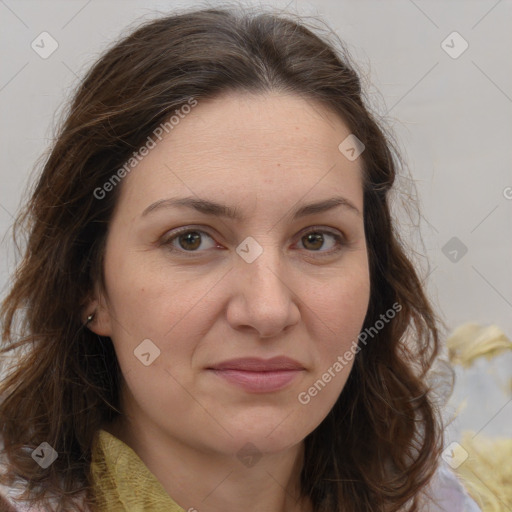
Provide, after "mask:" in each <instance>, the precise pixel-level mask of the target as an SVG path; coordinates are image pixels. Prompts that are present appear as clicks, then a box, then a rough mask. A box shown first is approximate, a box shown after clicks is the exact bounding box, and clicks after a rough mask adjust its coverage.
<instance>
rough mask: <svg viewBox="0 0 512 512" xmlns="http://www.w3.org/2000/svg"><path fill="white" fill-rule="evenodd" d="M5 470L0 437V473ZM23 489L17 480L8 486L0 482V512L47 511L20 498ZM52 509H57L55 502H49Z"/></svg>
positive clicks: (5, 465)
mask: <svg viewBox="0 0 512 512" xmlns="http://www.w3.org/2000/svg"><path fill="white" fill-rule="evenodd" d="M6 471H7V464H6V462H5V454H4V453H3V442H2V440H1V438H0V473H1V474H4V473H5V472H6ZM24 490H25V487H24V485H23V484H22V483H21V482H19V483H16V484H14V485H12V486H8V485H6V484H4V483H2V482H0V512H49V510H48V509H47V508H45V507H43V506H42V505H38V504H36V503H32V502H30V501H28V500H22V499H21V498H20V497H21V495H22V494H23V491H24ZM51 506H52V509H53V507H55V509H57V503H55V502H51Z"/></svg>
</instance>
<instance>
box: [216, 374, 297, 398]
mask: <svg viewBox="0 0 512 512" xmlns="http://www.w3.org/2000/svg"><path fill="white" fill-rule="evenodd" d="M212 371H213V372H214V373H215V374H216V375H218V376H219V377H222V378H223V379H225V380H227V381H228V382H230V383H231V384H235V385H236V386H239V387H241V388H242V389H244V390H246V391H250V392H252V393H270V392H272V391H279V390H280V389H283V388H284V387H286V386H287V385H288V384H289V383H290V382H292V380H293V379H295V378H296V377H297V376H298V375H299V374H300V373H301V372H302V370H275V371H270V372H248V371H244V370H212Z"/></svg>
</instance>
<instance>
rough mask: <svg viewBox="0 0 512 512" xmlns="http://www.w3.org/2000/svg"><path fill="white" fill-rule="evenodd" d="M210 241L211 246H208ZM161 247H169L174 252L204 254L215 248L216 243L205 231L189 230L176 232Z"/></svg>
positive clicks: (165, 239) (163, 241)
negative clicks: (205, 251) (207, 250)
mask: <svg viewBox="0 0 512 512" xmlns="http://www.w3.org/2000/svg"><path fill="white" fill-rule="evenodd" d="M208 240H211V242H210V245H209V246H208V244H207V241H208ZM205 244H206V246H205ZM161 245H165V246H167V247H168V248H169V249H171V250H172V251H181V252H203V250H204V249H210V248H212V247H214V246H215V242H214V240H213V238H212V237H211V236H210V235H209V234H208V233H206V232H205V231H201V230H193V229H188V230H181V231H179V232H177V233H176V232H175V233H174V234H172V235H171V236H168V237H166V238H164V240H162V242H161Z"/></svg>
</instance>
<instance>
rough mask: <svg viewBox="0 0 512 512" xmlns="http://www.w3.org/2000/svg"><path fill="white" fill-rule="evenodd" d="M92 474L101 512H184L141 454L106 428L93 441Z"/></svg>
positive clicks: (99, 511)
mask: <svg viewBox="0 0 512 512" xmlns="http://www.w3.org/2000/svg"><path fill="white" fill-rule="evenodd" d="M91 473H92V476H93V482H94V484H93V485H94V493H95V495H96V496H97V497H98V500H99V503H100V505H99V509H98V512H107V511H108V512H162V511H164V510H165V511H166V512H185V511H184V509H182V508H181V507H180V506H179V505H178V504H177V503H176V502H175V501H173V500H172V498H171V497H170V496H169V495H168V494H167V492H166V491H165V489H164V488H163V487H162V485H161V484H160V482H159V481H158V480H157V479H156V477H155V476H154V475H153V474H152V473H151V472H150V471H149V470H148V468H147V467H146V465H145V464H144V463H143V462H142V460H141V459H140V458H139V456H138V455H137V454H136V453H135V452H134V451H133V450H132V449H131V448H130V447H129V446H128V445H127V444H125V443H123V442H122V441H121V440H120V439H118V438H117V437H115V436H113V435H112V434H110V433H109V432H107V431H105V430H99V432H98V434H97V436H96V439H95V442H94V446H93V453H92V462H91Z"/></svg>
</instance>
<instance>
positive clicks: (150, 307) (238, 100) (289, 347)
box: [87, 92, 370, 512]
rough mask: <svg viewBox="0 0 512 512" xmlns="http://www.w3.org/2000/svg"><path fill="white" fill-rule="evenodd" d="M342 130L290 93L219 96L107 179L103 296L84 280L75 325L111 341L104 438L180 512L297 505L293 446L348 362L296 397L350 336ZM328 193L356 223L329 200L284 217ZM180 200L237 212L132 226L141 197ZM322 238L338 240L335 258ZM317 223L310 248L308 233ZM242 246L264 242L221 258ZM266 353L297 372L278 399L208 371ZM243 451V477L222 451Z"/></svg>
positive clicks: (365, 274)
mask: <svg viewBox="0 0 512 512" xmlns="http://www.w3.org/2000/svg"><path fill="white" fill-rule="evenodd" d="M349 134H350V131H349V129H348V128H347V126H346V125H345V124H344V123H343V122H342V120H341V119H340V118H339V117H338V116H336V115H335V114H334V113H332V112H330V111H328V110H326V109H325V108H324V107H323V106H321V105H320V104H317V103H312V102H310V101H306V100H304V99H303V98H301V97H300V96H297V95H292V94H283V93H276V92H274V93H264V94H263V93H262V94H249V93H236V94H235V93H232V92H231V93H230V94H229V95H223V96H220V97H217V98H216V99H213V100H204V101H199V103H198V105H197V106H196V107H194V108H193V109H192V111H191V112H190V113H189V114H188V115H186V116H185V118H184V119H182V120H180V122H179V124H178V125H177V126H175V127H174V129H173V130H172V131H171V132H170V133H169V134H168V135H166V136H165V137H164V138H163V140H162V141H161V142H159V143H158V144H157V145H156V147H155V148H153V149H152V150H151V151H150V152H149V154H148V155H147V156H146V157H145V158H144V159H143V160H142V161H141V162H140V163H139V164H138V165H137V167H136V168H135V169H134V170H133V171H131V173H130V174H129V175H127V176H126V177H125V178H124V180H123V182H122V184H121V185H120V186H122V189H121V194H120V197H119V201H118V203H117V206H116V211H115V213H114V216H113V219H112V221H111V224H110V229H109V234H108V239H107V245H106V254H105V263H104V264H105V267H104V271H105V281H106V289H105V290H101V289H99V287H98V286H97V287H96V291H97V293H96V295H95V297H93V300H91V302H90V304H89V308H88V310H87V313H90V312H92V311H96V315H95V318H94V320H93V322H92V323H90V324H89V328H90V329H91V330H93V331H94V332H96V333H97V334H100V335H103V336H109V337H110V338H111V339H112V342H113V344H114V347H115V350H116V354H117V357H118V360H119V363H120V366H121V370H122V374H123V378H124V383H123V386H122V390H121V396H122V403H121V407H122V410H123V412H124V415H123V416H121V417H120V419H119V421H117V422H116V423H115V424H111V425H105V428H106V429H107V430H109V431H110V432H111V433H113V434H115V435H116V436H117V437H119V438H120V439H121V440H123V441H124V442H125V443H126V444H128V445H129V446H130V447H131V448H132V449H133V450H134V451H135V452H136V453H137V454H138V456H139V457H140V458H141V459H142V461H143V462H144V463H145V464H146V466H147V467H148V468H149V470H150V471H151V472H152V473H153V474H154V475H155V476H156V478H157V479H158V480H159V481H160V482H161V483H162V485H163V487H164V488H165V490H166V491H167V492H168V493H169V495H170V496H172V498H173V499H174V500H175V501H176V502H177V503H179V504H180V505H181V506H182V507H183V508H184V509H185V510H189V509H190V508H192V507H193V508H195V509H197V510H198V511H200V512H221V511H222V512H226V511H238V510H251V511H253V512H284V511H287V512H289V511H299V510H301V511H307V510H310V509H311V505H310V504H309V503H308V502H307V500H300V499H298V496H299V475H300V469H301V467H302V464H303V445H304V443H303V440H304V438H305V437H306V436H307V435H308V434H309V433H310V432H312V431H313V430H314V429H315V428H316V427H317V426H318V425H319V424H320V423H321V422H322V420H323V419H324V418H325V416H326V415H327V414H328V412H329V410H330V409H331V408H332V407H333V405H334V403H335V401H336V399H337V398H338V396H339V394H340V393H341V391H342V389H343V386H344V384H345V382H346V380H347V377H348V375H349V372H350V369H351V367H352V364H353V361H352V362H349V364H348V365H347V366H345V367H344V368H343V370H342V371H340V372H338V373H336V374H335V375H336V376H335V377H333V378H332V379H331V381H330V382H329V383H328V384H327V385H326V386H325V387H324V388H323V389H322V390H321V391H320V392H319V393H318V394H317V395H316V396H315V397H313V398H311V401H310V402H309V403H308V404H307V405H303V404H301V403H300V402H299V400H298V395H299V393H301V392H304V391H307V390H308V388H310V387H311V386H312V385H313V384H314V383H315V381H317V380H318V379H319V378H321V377H322V375H323V374H324V373H325V372H326V371H327V370H328V368H330V367H332V365H333V364H334V363H335V361H336V360H337V357H338V356H340V355H343V354H344V353H345V352H346V351H347V350H348V349H349V348H350V346H351V344H352V342H353V341H354V340H356V339H357V335H358V333H359V332H360V330H361V328H362V325H363V321H364V318H365V315H366V312H367V309H368V303H369V291H370V278H369V268H368V254H367V247H366V242H365V233H364V222H363V216H362V212H363V187H362V181H361V179H362V169H361V165H362V162H361V159H360V158H358V159H356V160H355V161H349V160H348V159H347V158H345V156H344V155H342V154H341V153H340V151H339V150H338V145H339V144H340V142H341V141H343V140H344V139H345V138H346V137H347V136H348V135H349ZM336 195H340V196H343V197H345V198H346V199H347V200H349V201H350V202H351V203H353V205H354V206H355V207H356V208H357V209H358V210H359V214H357V212H354V211H352V210H351V209H349V208H343V207H336V208H334V209H331V210H329V211H327V212H322V213H316V214H313V215H308V216H307V217H303V218H299V219H296V220H291V213H292V212H293V210H294V209H295V208H297V207H298V206H301V205H304V204H309V203H312V202H316V201H320V200H323V199H327V198H330V197H332V196H336ZM183 196H195V197H197V196H198V197H201V198H207V199H209V200H214V201H217V202H219V203H223V204H227V205H229V206H232V207H237V208H238V209H239V211H240V213H241V214H242V215H244V216H245V217H246V218H245V220H240V221H236V220H232V219H227V218H221V217H216V216H210V215H206V214H204V213H200V212H197V211H195V210H192V209H187V208H161V209H157V210H155V211H153V212H152V213H149V214H148V215H145V216H143V217H141V214H142V212H143V211H144V210H145V208H147V207H148V206H149V205H150V204H152V203H154V202H155V201H158V200H160V199H165V198H170V197H183ZM189 226H192V229H191V231H197V230H200V231H201V233H200V236H201V238H200V239H199V240H198V241H194V240H192V241H190V240H189V239H187V238H186V237H184V236H181V237H177V238H174V239H173V240H170V241H169V239H170V238H171V237H172V233H171V231H172V230H175V229H176V228H180V227H189ZM311 228H313V229H311ZM329 228H330V229H331V230H332V231H334V232H335V233H339V234H340V235H342V236H344V237H345V244H346V245H343V246H341V247H340V248H339V251H335V249H336V248H337V242H336V240H335V239H334V238H332V236H330V235H329V233H325V230H329ZM319 231H320V233H323V234H324V238H323V243H322V239H320V241H319V242H318V241H315V240H313V241H308V238H307V237H306V236H305V235H307V234H308V233H310V232H313V233H318V232H319ZM248 236H251V237H253V238H254V239H255V240H256V241H257V242H258V244H259V245H260V246H261V247H262V249H263V253H262V254H261V255H260V256H259V257H258V258H257V259H256V260H255V261H253V262H252V263H248V262H247V261H245V260H244V259H243V258H242V257H240V256H239V254H237V252H236V248H237V247H238V246H239V244H240V243H241V242H242V241H243V240H244V239H245V238H246V237H248ZM165 237H167V242H168V243H167V245H162V244H159V241H161V240H162V239H164V238H165ZM180 242H181V245H180ZM171 247H174V251H173V250H171ZM187 251H188V252H187ZM194 251H195V252H194ZM148 338H149V339H151V340H152V342H153V343H154V344H155V345H156V346H157V347H158V348H159V350H160V355H159V357H157V358H156V359H155V360H154V361H153V362H152V363H151V364H150V365H149V366H145V365H144V364H142V363H141V361H140V360H139V359H138V358H137V357H135V356H134V350H135V349H136V347H137V346H138V345H139V344H140V343H141V342H142V340H144V339H148ZM278 355H285V356H288V357H291V358H293V359H295V360H296V361H298V362H300V363H301V364H302V365H303V368H304V369H303V370H302V371H300V372H298V373H297V376H296V377H295V378H294V380H293V381H292V382H291V383H289V384H288V385H287V386H286V387H285V388H283V389H282V390H279V391H274V392H269V393H250V392H247V391H246V390H243V389H241V388H240V387H238V386H236V385H234V384H231V383H229V382H227V381H225V379H222V378H221V377H218V376H217V375H215V374H214V373H212V372H211V371H209V370H206V368H207V367H208V366H211V365H212V364H215V363H219V362H221V361H225V360H228V359H232V358H236V357H260V358H264V359H267V358H271V357H274V356H278ZM247 442H250V443H252V444H253V445H254V446H255V447H256V449H257V450H258V453H259V455H261V458H260V459H259V460H258V461H257V463H255V464H254V465H252V466H251V467H249V466H247V465H244V464H242V463H241V461H240V459H239V458H238V457H237V454H238V453H239V452H240V450H241V448H242V447H243V446H244V445H245V444H246V443H247Z"/></svg>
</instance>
